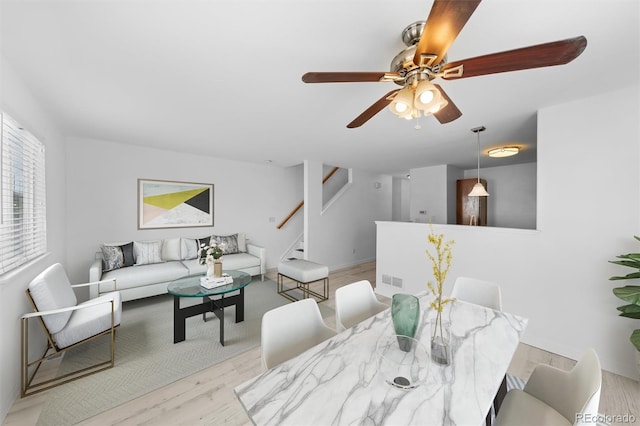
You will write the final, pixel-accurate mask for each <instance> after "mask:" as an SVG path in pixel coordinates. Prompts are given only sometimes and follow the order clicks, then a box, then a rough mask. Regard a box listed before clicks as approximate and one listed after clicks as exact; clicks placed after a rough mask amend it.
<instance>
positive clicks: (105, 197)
mask: <svg viewBox="0 0 640 426" xmlns="http://www.w3.org/2000/svg"><path fill="white" fill-rule="evenodd" d="M67 163H68V178H67V181H68V185H67V188H68V194H69V195H68V209H67V210H68V223H69V225H68V226H69V237H68V244H67V247H68V250H67V256H68V270H69V273H70V276H71V278H72V280H73V281H77V282H81V281H85V280H87V279H88V270H89V265H90V264H91V261H92V259H93V256H94V253H95V252H96V251H98V250H99V244H100V243H102V242H105V241H131V240H150V239H160V238H163V237H167V236H183V235H185V236H196V237H197V236H204V235H210V234H211V233H217V234H230V233H235V232H246V233H247V235H248V236H249V238H250V239H251V241H253V242H254V243H256V244H258V245H261V246H264V247H266V248H267V253H268V259H267V266H268V267H269V268H275V267H276V266H277V263H278V261H279V258H280V256H281V255H282V254H283V253H284V251H285V250H286V249H287V247H289V245H290V244H291V243H292V242H293V241H294V240H295V239H296V238H297V237H298V236H299V235H300V234H301V233H302V231H303V227H302V223H303V214H302V212H299V213H298V214H297V215H296V216H294V217H293V219H292V220H291V221H290V222H289V223H288V224H287V225H285V226H284V227H283V228H282V229H280V230H278V229H276V225H277V224H278V223H279V222H280V221H281V220H282V219H283V218H284V217H286V215H287V214H288V213H289V212H290V211H291V209H293V208H294V207H295V206H296V205H297V204H298V203H299V202H300V201H302V199H303V194H302V193H301V192H300V191H301V185H300V180H301V178H302V174H301V171H302V170H301V168H300V167H298V166H296V167H291V168H280V167H276V166H272V165H266V164H265V165H262V164H253V163H243V162H237V161H228V160H223V159H218V158H211V157H203V156H197V155H190V154H185V153H178V152H170V151H163V150H157V149H149V148H144V147H136V146H131V145H126V144H121V143H115V142H105V141H95V140H87V139H69V140H68V156H67ZM319 164H320V163H319ZM319 167H320V170H319V172H318V176H319V179H320V180H321V179H322V172H321V169H322V165H321V164H320V166H319ZM355 176H356V177H355V179H354V180H355V181H356V182H354V185H353V186H352V188H351V189H350V190H349V191H347V192H346V193H345V196H344V197H343V198H342V199H341V200H340V201H339V202H337V203H336V204H334V205H333V206H331V208H330V209H329V210H328V211H327V212H325V214H324V215H323V219H322V229H323V233H322V237H323V240H321V241H316V243H317V244H318V247H319V252H318V254H317V257H318V259H320V261H323V262H324V263H326V264H327V265H328V266H329V267H330V268H332V269H335V268H337V267H341V266H345V265H350V264H355V263H359V262H362V261H365V260H370V259H373V258H375V226H374V221H375V220H389V219H390V218H391V213H390V212H391V198H390V197H391V196H390V181H389V183H388V184H386V188H389V190H388V191H389V193H388V194H387V195H385V196H380V197H378V196H376V197H373V196H372V193H373V191H376V192H375V194H376V195H379V194H385V191H384V188H385V184H384V183H383V188H382V189H381V190H375V189H374V188H373V183H371V185H369V184H368V183H367V182H368V180H370V179H375V180H377V181H380V182H383V179H384V177H378V176H369V175H368V174H366V173H364V172H355ZM138 178H145V179H163V180H176V181H187V182H209V183H213V184H214V185H215V189H214V193H215V199H214V202H215V225H214V227H213V228H211V227H207V228H182V229H179V228H178V229H164V230H138V229H137V222H136V220H137V179H138ZM388 179H390V178H388ZM318 185H320V182H318ZM319 196H320V197H321V191H320V192H319ZM387 197H388V199H387ZM319 205H320V209H321V208H322V205H321V198H320V201H319ZM387 206H388V207H387ZM387 211H388V213H387ZM380 212H382V213H380ZM270 218H275V222H269V220H270ZM345 239H348V249H347V247H344V248H340V249H336V248H335V247H334V244H335V241H342V242H344V240H345ZM347 250H348V252H347ZM353 250H355V251H356V253H355V254H354V253H353Z"/></svg>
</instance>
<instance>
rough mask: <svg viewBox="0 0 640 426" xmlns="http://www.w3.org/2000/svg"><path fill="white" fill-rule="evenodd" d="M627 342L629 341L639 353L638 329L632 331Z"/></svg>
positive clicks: (639, 338) (639, 336)
mask: <svg viewBox="0 0 640 426" xmlns="http://www.w3.org/2000/svg"><path fill="white" fill-rule="evenodd" d="M629 340H631V343H633V346H635V347H636V349H637V350H639V351H640V328H639V329H637V330H633V333H631V337H630V338H629Z"/></svg>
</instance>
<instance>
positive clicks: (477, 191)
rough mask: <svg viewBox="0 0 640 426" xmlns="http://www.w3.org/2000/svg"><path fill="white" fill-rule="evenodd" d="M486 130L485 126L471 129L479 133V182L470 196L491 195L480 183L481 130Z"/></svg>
mask: <svg viewBox="0 0 640 426" xmlns="http://www.w3.org/2000/svg"><path fill="white" fill-rule="evenodd" d="M485 130H487V129H486V127H484V126H480V127H475V128H473V129H471V131H472V132H473V133H475V134H476V135H478V138H477V139H478V183H476V184H475V185H473V188H472V189H471V192H470V193H469V197H488V196H489V193H488V192H487V190H486V189H485V188H484V186H482V184H481V183H480V132H484V131H485Z"/></svg>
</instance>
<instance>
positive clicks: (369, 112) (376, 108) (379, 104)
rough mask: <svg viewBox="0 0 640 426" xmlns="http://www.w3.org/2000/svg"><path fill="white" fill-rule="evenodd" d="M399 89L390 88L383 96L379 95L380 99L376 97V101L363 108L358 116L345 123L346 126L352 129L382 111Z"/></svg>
mask: <svg viewBox="0 0 640 426" xmlns="http://www.w3.org/2000/svg"><path fill="white" fill-rule="evenodd" d="M399 91H400V89H395V90H392V91H390V92H389V93H387V94H386V95H384V96H383V97H381V98H380V99H378V100H377V101H376V103H374V104H373V105H371V106H370V107H369V108H367V109H366V110H364V112H363V113H362V114H360V115H359V116H357V117H356V118H355V119H354V120H353V121H352V122H351V123H349V124H347V128H349V129H353V128H356V127H360V126H362V125H363V124H364V123H366V122H367V121H369V119H371V117H373V116H374V115H376V114H377V113H379V112H380V111H382V110H383V109H384V107H386V106H387V105H389V104H390V103H391V101H392V100H393V96H394V95H395V94H396V93H398V92H399Z"/></svg>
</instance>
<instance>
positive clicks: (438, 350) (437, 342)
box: [429, 315, 451, 365]
mask: <svg viewBox="0 0 640 426" xmlns="http://www.w3.org/2000/svg"><path fill="white" fill-rule="evenodd" d="M429 332H430V333H431V360H432V361H433V362H435V363H436V364H440V365H449V364H451V322H450V321H449V320H446V319H443V317H442V315H439V316H437V317H436V318H434V319H433V320H431V321H429Z"/></svg>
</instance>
